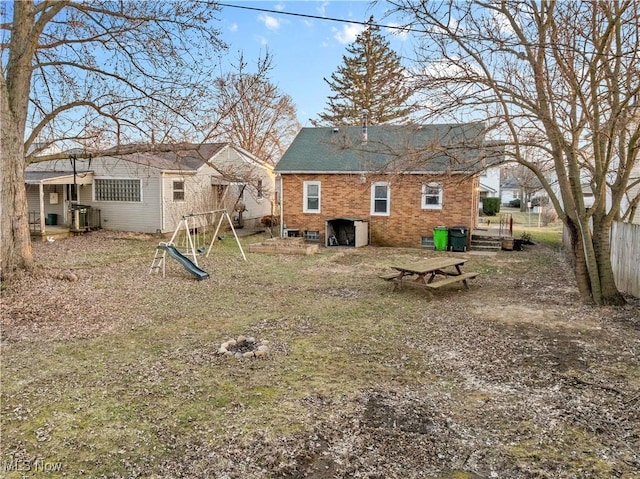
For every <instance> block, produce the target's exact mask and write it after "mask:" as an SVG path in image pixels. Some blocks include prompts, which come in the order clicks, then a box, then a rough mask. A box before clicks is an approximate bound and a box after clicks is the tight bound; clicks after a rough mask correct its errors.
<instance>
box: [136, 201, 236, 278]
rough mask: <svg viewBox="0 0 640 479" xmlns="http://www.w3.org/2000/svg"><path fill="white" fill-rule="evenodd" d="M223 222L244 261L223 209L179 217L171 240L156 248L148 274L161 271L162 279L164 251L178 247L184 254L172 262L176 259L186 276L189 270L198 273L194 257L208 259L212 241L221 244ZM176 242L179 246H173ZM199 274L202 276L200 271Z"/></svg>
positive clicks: (227, 215)
mask: <svg viewBox="0 0 640 479" xmlns="http://www.w3.org/2000/svg"><path fill="white" fill-rule="evenodd" d="M216 219H217V224H216V226H215V230H214V229H213V226H214V224H215V223H216ZM224 220H227V224H228V225H229V227H230V228H231V231H232V233H233V236H234V238H235V240H236V243H237V245H238V248H239V249H240V253H241V254H242V258H243V259H244V260H245V261H247V257H246V256H245V254H244V250H243V249H242V245H241V244H240V240H239V239H238V235H237V233H236V230H235V228H234V227H233V222H232V221H231V217H230V216H229V213H228V212H227V210H225V209H220V210H212V211H206V212H204V213H191V214H189V215H185V216H183V217H182V219H181V220H180V221H179V222H178V225H177V226H176V229H175V231H174V232H173V236H171V239H170V240H169V241H168V242H161V243H159V244H158V247H157V248H156V254H155V256H154V258H153V262H152V263H151V268H150V270H149V273H151V272H153V271H154V270H156V269H160V268H162V276H163V277H164V273H165V258H166V254H167V251H169V250H171V251H177V250H176V246H180V248H182V249H183V250H184V251H185V253H184V254H182V253H180V252H179V251H178V254H179V256H178V257H177V258H176V259H178V260H179V261H180V262H181V263H182V264H183V266H185V268H186V269H187V270H189V271H190V272H193V270H195V271H196V272H198V270H199V265H198V256H200V255H202V254H204V255H205V257H207V258H208V257H209V254H210V253H211V249H212V248H213V244H214V243H215V241H216V239H218V240H220V241H222V239H223V238H222V237H221V236H219V233H220V228H221V226H222V222H223V221H224ZM208 234H211V240H210V241H209V240H208V239H207V237H208ZM176 242H179V243H180V244H179V245H176ZM174 257H175V256H174ZM184 260H186V261H187V262H190V263H192V264H193V266H195V268H192V267H191V265H190V264H189V263H187V262H185V261H184ZM199 271H200V272H202V273H206V272H204V271H202V270H199Z"/></svg>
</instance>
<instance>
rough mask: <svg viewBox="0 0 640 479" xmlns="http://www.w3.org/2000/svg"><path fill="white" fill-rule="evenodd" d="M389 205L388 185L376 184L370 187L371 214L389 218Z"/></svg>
mask: <svg viewBox="0 0 640 479" xmlns="http://www.w3.org/2000/svg"><path fill="white" fill-rule="evenodd" d="M390 204H391V188H390V187H389V183H384V182H376V183H373V184H372V185H371V214H372V215H376V216H389V212H390V211H391V208H390Z"/></svg>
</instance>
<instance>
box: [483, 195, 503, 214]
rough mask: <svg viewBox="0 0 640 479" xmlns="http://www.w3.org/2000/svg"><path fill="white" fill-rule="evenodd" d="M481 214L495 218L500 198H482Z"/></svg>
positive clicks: (498, 209) (498, 210)
mask: <svg viewBox="0 0 640 479" xmlns="http://www.w3.org/2000/svg"><path fill="white" fill-rule="evenodd" d="M482 212H483V213H484V214H485V215H487V216H495V215H497V214H498V213H499V212H500V198H483V199H482Z"/></svg>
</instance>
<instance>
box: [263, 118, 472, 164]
mask: <svg viewBox="0 0 640 479" xmlns="http://www.w3.org/2000/svg"><path fill="white" fill-rule="evenodd" d="M483 131H484V125H483V124H482V123H464V124H439V125H409V126H407V125H376V126H369V127H368V128H367V135H366V136H367V141H366V142H363V141H362V137H363V128H362V127H354V126H349V127H336V128H334V127H320V128H303V129H302V130H301V131H300V133H298V135H297V136H296V138H295V139H294V141H293V142H292V143H291V146H290V147H289V148H288V149H287V151H286V152H285V154H284V155H283V157H282V159H281V160H280V161H279V162H278V164H277V165H276V168H275V171H276V173H354V172H363V171H364V172H372V171H376V172H384V171H394V172H397V171H402V172H428V173H434V172H452V173H454V172H462V171H464V172H468V171H470V170H477V169H479V168H480V165H479V163H480V159H481V158H482V154H481V153H482V145H483V141H484V134H483Z"/></svg>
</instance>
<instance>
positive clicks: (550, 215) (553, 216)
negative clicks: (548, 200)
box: [540, 207, 558, 226]
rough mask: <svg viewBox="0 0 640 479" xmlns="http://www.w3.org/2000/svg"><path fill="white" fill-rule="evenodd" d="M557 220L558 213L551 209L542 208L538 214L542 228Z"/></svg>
mask: <svg viewBox="0 0 640 479" xmlns="http://www.w3.org/2000/svg"><path fill="white" fill-rule="evenodd" d="M557 219H558V213H556V210H555V209H553V208H549V207H546V208H543V209H542V211H541V212H540V222H541V223H542V226H549V225H550V224H551V223H553V222H554V221H556V220H557Z"/></svg>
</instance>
